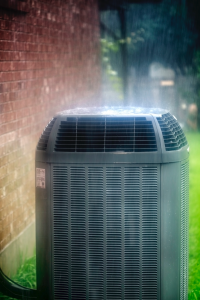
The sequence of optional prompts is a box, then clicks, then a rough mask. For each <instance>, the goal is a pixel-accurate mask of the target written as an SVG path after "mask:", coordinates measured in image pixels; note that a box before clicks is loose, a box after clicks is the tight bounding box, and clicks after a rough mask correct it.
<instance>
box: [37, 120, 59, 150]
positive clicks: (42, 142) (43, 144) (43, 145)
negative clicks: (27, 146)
mask: <svg viewBox="0 0 200 300" xmlns="http://www.w3.org/2000/svg"><path fill="white" fill-rule="evenodd" d="M55 121H56V118H53V119H52V120H51V121H50V122H49V124H48V125H47V126H46V127H45V129H44V131H43V133H42V135H41V137H40V139H39V142H38V145H37V150H43V151H45V150H46V149H47V143H48V140H49V136H50V133H51V130H52V128H53V125H54V123H55Z"/></svg>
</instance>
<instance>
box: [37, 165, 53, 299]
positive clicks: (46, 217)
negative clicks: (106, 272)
mask: <svg viewBox="0 0 200 300" xmlns="http://www.w3.org/2000/svg"><path fill="white" fill-rule="evenodd" d="M50 171H51V170H50V165H49V164H46V163H40V162H37V163H36V182H35V183H36V189H35V192H36V201H35V202H36V203H35V205H36V209H35V210H36V268H37V291H38V300H51V299H53V295H52V281H51V279H52V278H51V273H52V269H51V268H52V265H51V262H52V251H51V245H52V242H51V236H52V235H51V230H52V227H51V225H52V223H51V194H50V190H51V189H50Z"/></svg>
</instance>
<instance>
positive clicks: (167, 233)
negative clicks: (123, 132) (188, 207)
mask: <svg viewBox="0 0 200 300" xmlns="http://www.w3.org/2000/svg"><path fill="white" fill-rule="evenodd" d="M161 299H162V300H169V299H170V300H178V299H180V163H179V162H178V163H169V164H162V165H161Z"/></svg>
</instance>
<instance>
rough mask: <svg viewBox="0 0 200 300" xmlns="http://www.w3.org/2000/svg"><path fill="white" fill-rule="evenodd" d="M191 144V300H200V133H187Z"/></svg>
mask: <svg viewBox="0 0 200 300" xmlns="http://www.w3.org/2000/svg"><path fill="white" fill-rule="evenodd" d="M186 136H187V139H188V142H189V144H190V206H189V215H190V218H189V297H188V299H189V300H193V299H195V300H196V299H200V133H187V134H186Z"/></svg>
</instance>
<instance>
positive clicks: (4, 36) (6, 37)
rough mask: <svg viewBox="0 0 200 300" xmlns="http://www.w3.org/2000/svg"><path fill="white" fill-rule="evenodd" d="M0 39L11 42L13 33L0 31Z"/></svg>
mask: <svg viewBox="0 0 200 300" xmlns="http://www.w3.org/2000/svg"><path fill="white" fill-rule="evenodd" d="M0 39H1V40H13V39H14V33H13V32H10V31H6V30H0Z"/></svg>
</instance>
